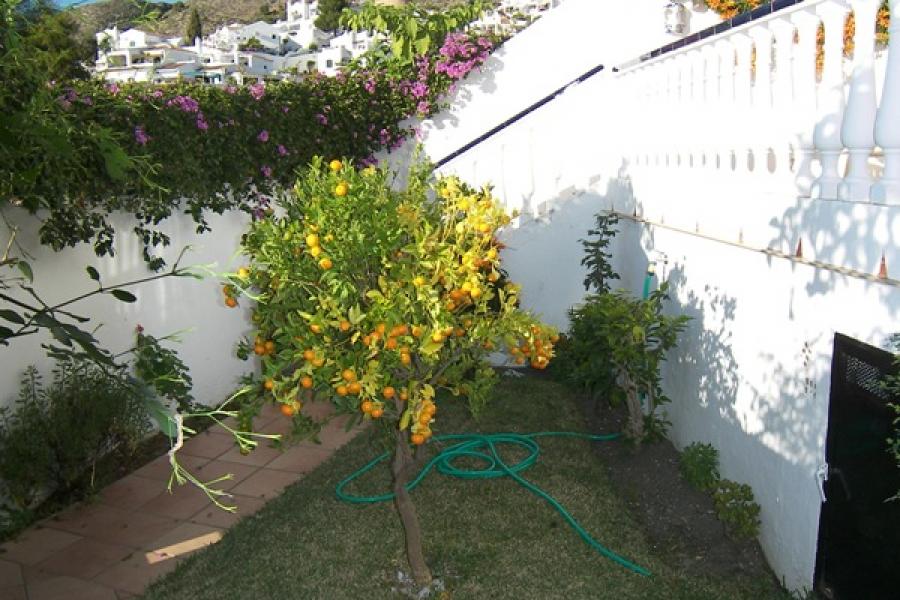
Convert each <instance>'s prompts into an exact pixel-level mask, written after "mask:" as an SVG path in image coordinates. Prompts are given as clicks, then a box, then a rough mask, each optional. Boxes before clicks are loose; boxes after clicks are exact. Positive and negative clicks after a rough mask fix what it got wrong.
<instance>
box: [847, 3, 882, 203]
mask: <svg viewBox="0 0 900 600" xmlns="http://www.w3.org/2000/svg"><path fill="white" fill-rule="evenodd" d="M850 4H851V6H852V7H853V14H854V16H855V17H856V33H855V35H854V38H853V39H854V46H853V48H854V50H853V75H852V76H851V79H850V93H849V96H848V99H847V111H846V113H845V114H844V123H843V125H842V126H841V140H842V142H843V144H844V146H846V147H847V149H848V151H849V153H850V158H849V161H848V163H847V176H846V177H845V178H844V181H843V182H841V185H840V186H839V187H838V198H840V199H841V200H853V201H867V200H868V199H869V191H870V190H871V187H872V182H873V180H872V176H871V175H870V173H869V157H870V156H871V155H872V150H873V148H874V147H875V65H874V63H875V16H876V14H877V13H878V8H879V6H881V0H851V2H850Z"/></svg>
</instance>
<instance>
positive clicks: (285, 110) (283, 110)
mask: <svg viewBox="0 0 900 600" xmlns="http://www.w3.org/2000/svg"><path fill="white" fill-rule="evenodd" d="M289 110H291V109H290V108H289V107H287V106H282V107H281V112H283V113H284V114H288V111H289Z"/></svg>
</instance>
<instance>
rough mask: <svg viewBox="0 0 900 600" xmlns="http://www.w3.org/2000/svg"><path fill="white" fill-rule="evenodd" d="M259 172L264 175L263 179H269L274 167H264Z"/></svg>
mask: <svg viewBox="0 0 900 600" xmlns="http://www.w3.org/2000/svg"><path fill="white" fill-rule="evenodd" d="M259 172H260V173H262V174H263V177H265V178H267V179H268V178H269V177H271V176H272V167H270V166H269V165H263V166H261V167H260V168H259Z"/></svg>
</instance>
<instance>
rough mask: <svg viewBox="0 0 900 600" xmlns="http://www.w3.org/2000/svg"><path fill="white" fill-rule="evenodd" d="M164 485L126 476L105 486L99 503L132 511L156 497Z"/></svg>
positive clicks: (159, 482) (152, 480) (154, 480)
mask: <svg viewBox="0 0 900 600" xmlns="http://www.w3.org/2000/svg"><path fill="white" fill-rule="evenodd" d="M165 487H166V484H165V483H163V482H161V481H159V480H158V479H147V478H146V477H139V476H137V475H128V476H127V477H124V478H123V479H120V480H119V481H117V482H115V483H113V484H110V485H108V486H106V487H105V488H104V489H103V491H101V492H100V497H99V499H100V502H102V503H103V504H109V505H110V506H115V507H117V508H124V509H126V510H134V509H135V508H137V507H138V506H140V505H142V504H144V503H145V502H147V500H149V499H150V498H153V497H154V496H158V495H159V492H160V491H162V490H164V489H165Z"/></svg>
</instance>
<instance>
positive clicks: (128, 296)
mask: <svg viewBox="0 0 900 600" xmlns="http://www.w3.org/2000/svg"><path fill="white" fill-rule="evenodd" d="M109 293H110V294H112V295H113V296H115V297H116V299H117V300H121V301H122V302H129V303H130V302H134V301H135V300H137V296H135V295H134V294H132V293H131V292H126V291H125V290H110V292H109Z"/></svg>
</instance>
